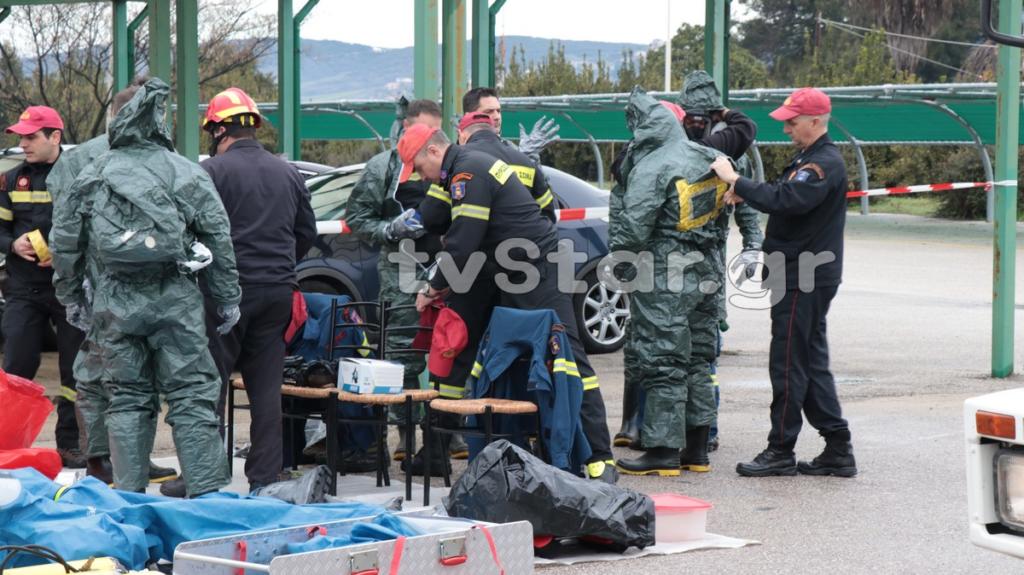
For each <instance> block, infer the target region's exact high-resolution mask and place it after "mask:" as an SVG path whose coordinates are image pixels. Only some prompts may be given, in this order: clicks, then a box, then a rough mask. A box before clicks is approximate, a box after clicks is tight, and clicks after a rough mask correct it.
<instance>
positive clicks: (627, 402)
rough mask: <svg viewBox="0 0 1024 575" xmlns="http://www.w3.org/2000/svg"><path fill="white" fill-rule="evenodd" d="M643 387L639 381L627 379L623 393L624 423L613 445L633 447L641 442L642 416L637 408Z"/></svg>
mask: <svg viewBox="0 0 1024 575" xmlns="http://www.w3.org/2000/svg"><path fill="white" fill-rule="evenodd" d="M642 391H643V387H641V385H640V384H639V383H636V382H634V381H630V380H627V381H626V384H625V387H624V389H623V393H622V425H621V426H620V428H619V432H618V433H616V434H615V438H614V439H613V440H612V445H614V446H615V447H632V445H633V444H637V445H639V443H640V418H639V413H638V412H639V410H638V409H637V407H638V405H639V403H640V394H641V392H642Z"/></svg>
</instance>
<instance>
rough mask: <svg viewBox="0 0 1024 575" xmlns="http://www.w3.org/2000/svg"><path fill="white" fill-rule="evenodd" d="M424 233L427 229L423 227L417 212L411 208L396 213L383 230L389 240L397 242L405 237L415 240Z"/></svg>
mask: <svg viewBox="0 0 1024 575" xmlns="http://www.w3.org/2000/svg"><path fill="white" fill-rule="evenodd" d="M425 233H427V230H425V229H423V222H422V221H421V220H420V215H419V213H417V212H416V210H414V209H412V208H409V209H408V210H405V211H404V212H402V213H401V214H398V216H397V217H396V218H395V219H393V220H391V223H389V224H388V227H387V228H386V229H385V230H384V236H385V237H386V238H387V239H388V241H391V242H397V241H398V240H404V239H406V238H409V239H414V240H415V239H418V238H421V237H423V234H425Z"/></svg>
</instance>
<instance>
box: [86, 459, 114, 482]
mask: <svg viewBox="0 0 1024 575" xmlns="http://www.w3.org/2000/svg"><path fill="white" fill-rule="evenodd" d="M85 474H86V475H88V476H90V477H95V478H96V479H99V480H100V481H102V482H103V483H106V484H107V485H113V484H114V467H113V466H112V465H111V464H110V456H108V455H101V456H100V457H90V458H89V459H88V460H87V461H86V462H85Z"/></svg>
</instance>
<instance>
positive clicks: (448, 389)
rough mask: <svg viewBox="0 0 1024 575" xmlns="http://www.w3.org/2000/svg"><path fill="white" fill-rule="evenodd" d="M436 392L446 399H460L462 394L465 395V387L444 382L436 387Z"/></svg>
mask: <svg viewBox="0 0 1024 575" xmlns="http://www.w3.org/2000/svg"><path fill="white" fill-rule="evenodd" d="M437 392H438V393H439V394H440V395H441V397H444V398H448V399H462V396H463V395H465V393H466V391H465V388H463V387H458V386H455V385H447V384H444V383H442V384H441V385H439V386H438V387H437Z"/></svg>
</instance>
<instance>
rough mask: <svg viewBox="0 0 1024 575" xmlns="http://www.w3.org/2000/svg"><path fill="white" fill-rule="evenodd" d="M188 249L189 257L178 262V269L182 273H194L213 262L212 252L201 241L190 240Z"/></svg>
mask: <svg viewBox="0 0 1024 575" xmlns="http://www.w3.org/2000/svg"><path fill="white" fill-rule="evenodd" d="M188 251H189V259H188V260H187V261H183V262H178V270H179V271H180V272H181V273H183V274H190V273H191V274H194V273H196V272H198V271H199V270H201V269H203V268H205V267H206V266H208V265H210V264H211V263H213V252H211V251H210V248H208V247H206V246H205V245H203V243H202V242H192V245H190V246H189V247H188Z"/></svg>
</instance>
